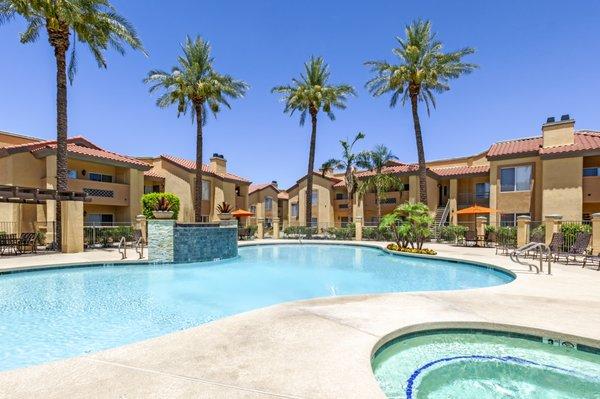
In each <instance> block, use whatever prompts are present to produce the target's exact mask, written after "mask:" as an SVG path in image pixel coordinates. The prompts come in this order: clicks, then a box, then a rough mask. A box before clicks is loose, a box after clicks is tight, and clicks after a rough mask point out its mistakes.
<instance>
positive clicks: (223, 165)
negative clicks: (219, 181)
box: [210, 152, 227, 173]
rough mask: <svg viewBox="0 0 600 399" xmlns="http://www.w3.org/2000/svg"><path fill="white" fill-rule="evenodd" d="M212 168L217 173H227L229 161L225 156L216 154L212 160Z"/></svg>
mask: <svg viewBox="0 0 600 399" xmlns="http://www.w3.org/2000/svg"><path fill="white" fill-rule="evenodd" d="M210 168H211V169H212V170H213V171H215V172H216V173H227V160H226V159H225V157H224V156H223V154H217V153H216V152H215V153H214V154H213V155H212V157H211V158H210Z"/></svg>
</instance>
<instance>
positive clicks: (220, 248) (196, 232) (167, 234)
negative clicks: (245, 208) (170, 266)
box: [148, 219, 238, 262]
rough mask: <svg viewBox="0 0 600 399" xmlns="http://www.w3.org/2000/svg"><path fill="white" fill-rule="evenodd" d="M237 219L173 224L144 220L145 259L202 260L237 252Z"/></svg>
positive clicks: (155, 260)
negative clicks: (146, 237) (145, 238)
mask: <svg viewBox="0 0 600 399" xmlns="http://www.w3.org/2000/svg"><path fill="white" fill-rule="evenodd" d="M237 238H238V230H237V221H235V220H234V221H222V222H220V223H219V222H217V223H177V222H176V221H175V220H158V219H151V220H148V259H149V260H150V261H152V262H205V261H211V260H217V259H229V258H234V257H236V256H237V255H238V245H237Z"/></svg>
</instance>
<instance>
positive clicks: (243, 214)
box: [231, 209, 254, 218]
mask: <svg viewBox="0 0 600 399" xmlns="http://www.w3.org/2000/svg"><path fill="white" fill-rule="evenodd" d="M231 215H232V216H235V217H236V218H244V217H248V216H254V214H253V213H252V212H250V211H247V210H245V209H238V210H237V211H233V212H231Z"/></svg>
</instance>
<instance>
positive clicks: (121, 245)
mask: <svg viewBox="0 0 600 399" xmlns="http://www.w3.org/2000/svg"><path fill="white" fill-rule="evenodd" d="M118 249H119V253H120V254H121V260H122V259H127V240H125V237H121V239H120V240H119V247H118Z"/></svg>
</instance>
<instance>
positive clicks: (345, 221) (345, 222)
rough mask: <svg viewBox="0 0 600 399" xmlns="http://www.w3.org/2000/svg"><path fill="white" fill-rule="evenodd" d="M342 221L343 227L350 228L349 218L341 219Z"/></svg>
mask: <svg viewBox="0 0 600 399" xmlns="http://www.w3.org/2000/svg"><path fill="white" fill-rule="evenodd" d="M340 220H341V222H342V227H346V226H348V216H344V217H342V218H340Z"/></svg>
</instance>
